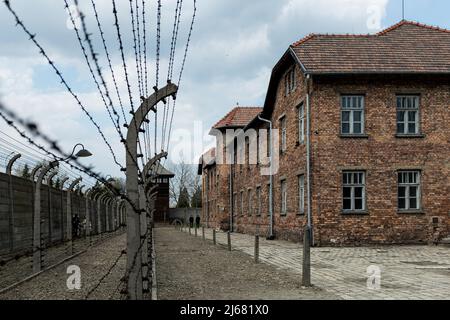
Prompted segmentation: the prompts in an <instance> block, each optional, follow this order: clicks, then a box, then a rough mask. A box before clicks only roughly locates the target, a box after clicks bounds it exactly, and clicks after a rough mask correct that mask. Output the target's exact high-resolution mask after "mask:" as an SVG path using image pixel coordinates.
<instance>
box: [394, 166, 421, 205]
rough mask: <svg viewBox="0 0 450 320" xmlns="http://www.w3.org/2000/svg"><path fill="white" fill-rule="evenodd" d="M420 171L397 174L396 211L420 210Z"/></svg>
mask: <svg viewBox="0 0 450 320" xmlns="http://www.w3.org/2000/svg"><path fill="white" fill-rule="evenodd" d="M420 194H421V191H420V171H399V172H398V209H399V210H400V211H408V210H420V208H421V198H420Z"/></svg>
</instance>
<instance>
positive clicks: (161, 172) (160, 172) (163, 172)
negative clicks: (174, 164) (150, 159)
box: [151, 163, 175, 177]
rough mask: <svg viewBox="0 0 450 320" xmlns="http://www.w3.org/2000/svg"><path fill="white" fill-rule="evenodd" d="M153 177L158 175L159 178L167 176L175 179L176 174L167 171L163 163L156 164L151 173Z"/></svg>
mask: <svg viewBox="0 0 450 320" xmlns="http://www.w3.org/2000/svg"><path fill="white" fill-rule="evenodd" d="M151 173H152V174H153V175H155V174H157V175H158V176H166V177H174V176H175V174H174V173H172V172H170V171H169V170H167V169H166V168H165V167H163V165H162V164H161V163H157V164H155V166H154V167H153V169H152V172H151Z"/></svg>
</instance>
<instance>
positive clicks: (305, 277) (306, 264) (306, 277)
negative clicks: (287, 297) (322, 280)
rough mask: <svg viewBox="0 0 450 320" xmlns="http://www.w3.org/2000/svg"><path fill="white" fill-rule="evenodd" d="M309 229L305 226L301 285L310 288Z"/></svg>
mask: <svg viewBox="0 0 450 320" xmlns="http://www.w3.org/2000/svg"><path fill="white" fill-rule="evenodd" d="M310 250H311V229H310V228H309V227H308V226H306V227H305V229H304V235H303V269H302V285H303V286H304V287H310V286H311V251H310Z"/></svg>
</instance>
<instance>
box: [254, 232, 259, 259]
mask: <svg viewBox="0 0 450 320" xmlns="http://www.w3.org/2000/svg"><path fill="white" fill-rule="evenodd" d="M255 263H259V235H255Z"/></svg>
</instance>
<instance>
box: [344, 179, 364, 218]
mask: <svg viewBox="0 0 450 320" xmlns="http://www.w3.org/2000/svg"><path fill="white" fill-rule="evenodd" d="M343 209H344V211H345V212H358V211H365V210H366V174H365V172H362V171H356V172H344V173H343Z"/></svg>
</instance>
